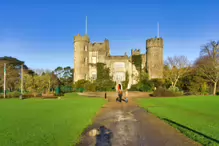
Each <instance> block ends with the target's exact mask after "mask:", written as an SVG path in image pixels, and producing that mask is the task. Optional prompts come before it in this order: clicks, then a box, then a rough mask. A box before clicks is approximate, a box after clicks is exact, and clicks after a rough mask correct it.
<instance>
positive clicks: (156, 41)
mask: <svg viewBox="0 0 219 146" xmlns="http://www.w3.org/2000/svg"><path fill="white" fill-rule="evenodd" d="M146 46H147V48H150V47H163V46H164V41H163V39H162V38H151V39H148V40H147V41H146Z"/></svg>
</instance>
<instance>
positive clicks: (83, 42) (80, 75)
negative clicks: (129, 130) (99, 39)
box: [74, 34, 90, 82]
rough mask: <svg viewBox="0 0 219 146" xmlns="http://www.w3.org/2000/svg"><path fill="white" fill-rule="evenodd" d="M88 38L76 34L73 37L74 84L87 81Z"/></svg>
mask: <svg viewBox="0 0 219 146" xmlns="http://www.w3.org/2000/svg"><path fill="white" fill-rule="evenodd" d="M89 43H90V38H89V36H87V35H85V36H81V35H80V34H78V35H77V36H75V37H74V82H77V81H78V80H81V79H85V80H87V79H88V73H89V66H88V60H89Z"/></svg>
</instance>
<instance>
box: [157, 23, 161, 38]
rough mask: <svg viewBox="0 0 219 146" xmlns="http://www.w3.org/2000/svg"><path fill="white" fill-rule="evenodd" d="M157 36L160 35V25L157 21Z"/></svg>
mask: <svg viewBox="0 0 219 146" xmlns="http://www.w3.org/2000/svg"><path fill="white" fill-rule="evenodd" d="M157 37H158V38H159V37H160V26H159V22H157Z"/></svg>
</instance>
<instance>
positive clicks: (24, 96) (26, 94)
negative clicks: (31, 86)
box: [22, 93, 34, 98]
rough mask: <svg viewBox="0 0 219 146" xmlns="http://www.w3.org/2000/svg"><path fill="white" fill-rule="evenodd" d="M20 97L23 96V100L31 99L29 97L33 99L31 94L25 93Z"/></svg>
mask: <svg viewBox="0 0 219 146" xmlns="http://www.w3.org/2000/svg"><path fill="white" fill-rule="evenodd" d="M22 96H23V98H31V97H34V95H33V94H31V93H25V94H23V95H22Z"/></svg>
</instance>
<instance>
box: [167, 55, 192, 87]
mask: <svg viewBox="0 0 219 146" xmlns="http://www.w3.org/2000/svg"><path fill="white" fill-rule="evenodd" d="M189 67H190V61H189V60H188V59H187V57H186V56H174V57H168V58H167V60H166V61H165V68H164V77H165V78H166V79H167V80H169V81H170V82H171V83H172V86H173V87H175V86H176V84H177V82H178V81H179V79H180V78H181V77H183V76H184V75H185V74H186V73H187V72H188V71H189Z"/></svg>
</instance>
